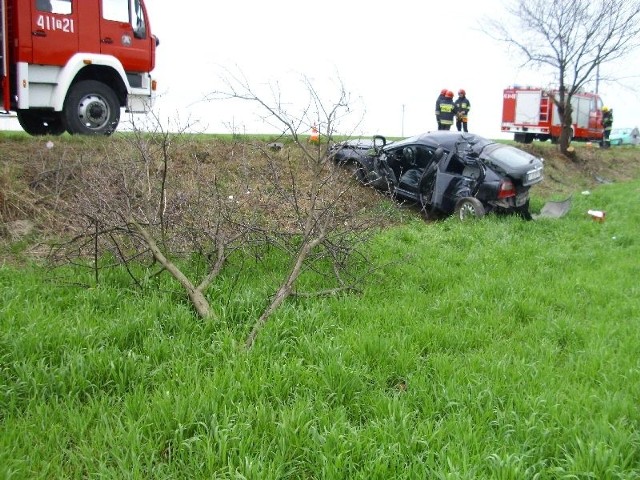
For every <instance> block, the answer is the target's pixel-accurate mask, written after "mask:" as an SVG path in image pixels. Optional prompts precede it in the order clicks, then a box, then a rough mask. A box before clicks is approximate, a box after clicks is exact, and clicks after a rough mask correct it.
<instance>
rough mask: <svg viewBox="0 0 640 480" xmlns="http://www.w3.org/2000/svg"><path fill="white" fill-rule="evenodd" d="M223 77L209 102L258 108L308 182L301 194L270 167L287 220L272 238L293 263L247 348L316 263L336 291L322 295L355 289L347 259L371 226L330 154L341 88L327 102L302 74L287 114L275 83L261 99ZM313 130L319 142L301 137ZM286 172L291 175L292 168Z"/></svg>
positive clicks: (237, 77) (345, 101) (344, 99)
mask: <svg viewBox="0 0 640 480" xmlns="http://www.w3.org/2000/svg"><path fill="white" fill-rule="evenodd" d="M226 74H227V75H226V76H225V77H224V78H223V81H224V82H225V85H226V90H224V91H216V92H213V93H212V94H211V95H210V96H209V98H210V99H235V100H243V101H247V102H252V103H255V104H257V105H258V106H259V107H260V108H261V111H262V112H263V120H264V121H265V122H267V123H268V124H270V125H272V126H276V127H278V128H280V129H281V130H282V132H283V134H288V135H289V136H290V137H291V138H292V139H293V141H294V143H295V145H296V146H297V147H298V149H299V151H300V152H301V154H302V157H301V158H300V159H298V160H296V162H302V163H303V165H304V168H306V169H308V171H309V174H310V179H311V181H310V183H309V184H308V185H307V186H306V191H300V190H299V185H298V184H297V181H296V178H295V176H293V175H290V176H285V177H283V176H281V175H279V174H278V172H279V169H277V168H274V169H273V171H272V173H273V174H272V175H267V176H265V178H266V179H269V181H270V182H271V184H272V185H273V186H274V187H275V188H274V191H276V192H278V199H279V202H280V208H279V214H280V215H281V216H282V219H283V220H285V221H284V222H280V226H279V228H280V234H279V235H277V236H276V237H275V238H277V239H278V242H279V244H280V247H281V248H282V250H283V251H285V252H288V255H289V256H290V258H291V263H290V268H289V271H288V273H287V274H286V275H285V278H284V279H283V281H282V283H281V284H280V287H279V288H278V290H277V292H276V293H275V295H274V296H273V297H272V299H271V302H270V304H269V305H268V306H267V308H266V309H265V310H264V311H263V313H262V315H261V316H260V318H258V319H257V320H256V322H255V323H254V325H253V328H252V329H251V332H250V334H249V336H248V337H247V340H246V346H247V348H250V347H251V346H252V345H253V343H254V342H255V339H256V337H257V335H258V333H259V332H260V330H261V329H262V327H263V326H264V325H265V323H266V322H267V320H268V319H269V318H270V316H271V315H272V314H273V312H274V311H275V310H276V309H277V308H278V307H279V306H280V305H281V304H282V303H283V302H284V301H285V300H286V299H287V298H288V297H289V296H291V295H292V294H294V293H295V286H296V283H297V281H298V279H299V277H300V275H301V274H302V273H303V272H304V271H305V270H309V269H315V268H316V266H317V265H318V264H319V263H324V264H325V265H326V264H327V263H328V264H329V265H330V266H331V267H330V270H331V272H332V274H333V278H334V284H335V285H336V287H335V288H332V289H330V290H326V291H324V292H322V293H336V292H337V291H340V290H347V289H354V288H355V286H356V285H357V283H358V282H354V281H353V280H354V279H353V278H350V279H349V280H347V279H346V277H345V269H346V267H347V265H349V260H352V259H354V258H360V259H362V258H364V257H365V256H364V253H363V252H362V251H361V250H359V249H358V246H359V245H362V243H363V241H364V238H366V235H367V233H368V232H369V231H370V227H371V226H372V223H370V222H368V221H366V220H363V218H362V217H359V216H358V215H356V213H357V209H356V210H353V205H354V202H353V201H352V200H350V197H349V193H350V190H351V188H350V181H349V180H350V179H349V178H348V175H345V171H344V170H343V169H342V168H341V167H340V166H337V165H336V164H335V163H334V161H333V158H332V156H331V154H330V153H329V150H328V147H329V145H330V142H331V140H332V139H333V135H334V132H335V128H336V124H337V123H338V122H339V120H340V119H341V116H342V115H343V114H344V113H345V111H346V110H348V107H349V95H348V94H347V92H346V91H345V89H344V88H343V86H342V85H341V86H340V88H339V91H338V95H337V98H336V99H334V101H326V100H324V99H323V98H321V95H320V93H319V91H318V89H316V88H315V87H314V85H313V83H312V82H311V81H310V80H309V79H308V78H307V77H304V76H303V77H302V84H303V86H304V91H305V92H306V93H307V94H308V97H307V101H306V102H301V103H300V106H299V109H296V108H293V111H291V110H290V109H289V108H287V107H288V106H289V105H288V104H287V103H286V102H283V100H282V92H281V91H280V89H279V87H278V86H277V85H276V86H274V85H270V86H269V89H268V93H267V94H266V96H263V95H262V94H260V93H257V92H256V91H255V90H254V88H253V87H252V85H251V84H250V82H249V81H248V79H247V78H246V77H245V76H244V75H243V74H242V72H239V73H237V74H234V73H232V72H230V71H228V70H227V71H226ZM312 127H313V128H317V129H318V130H319V131H320V134H321V136H322V138H323V139H324V141H323V142H312V143H310V142H308V141H307V136H306V135H302V134H301V132H308V131H309V130H310V129H311V128H312ZM274 166H275V165H274ZM290 170H291V171H293V168H291V169H290ZM280 172H281V170H280ZM287 178H288V180H285V179H287ZM303 200H304V201H303ZM285 226H286V228H285V229H284V230H282V228H283V227H285ZM317 271H319V270H317ZM359 280H360V281H361V279H359ZM315 293H321V292H315Z"/></svg>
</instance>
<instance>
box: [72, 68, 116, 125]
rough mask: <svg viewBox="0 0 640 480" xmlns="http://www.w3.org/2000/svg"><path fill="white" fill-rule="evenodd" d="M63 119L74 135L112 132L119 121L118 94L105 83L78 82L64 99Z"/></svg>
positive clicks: (92, 81) (93, 81)
mask: <svg viewBox="0 0 640 480" xmlns="http://www.w3.org/2000/svg"><path fill="white" fill-rule="evenodd" d="M64 120H65V123H66V126H67V131H68V132H69V133H70V134H72V135H74V134H81V135H111V134H112V133H113V132H114V131H115V129H116V128H117V126H118V122H119V121H120V104H119V102H118V98H117V97H116V94H115V93H114V92H113V90H112V89H111V88H109V87H108V86H106V85H105V84H104V83H100V82H97V81H95V80H84V81H81V82H78V83H76V84H75V85H73V86H72V87H71V89H70V90H69V93H68V94H67V98H66V99H65V101H64Z"/></svg>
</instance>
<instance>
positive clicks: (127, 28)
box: [0, 0, 159, 135]
mask: <svg viewBox="0 0 640 480" xmlns="http://www.w3.org/2000/svg"><path fill="white" fill-rule="evenodd" d="M0 8H1V11H0V17H1V20H2V23H1V25H0V29H1V30H0V41H1V42H2V44H1V45H0V55H1V58H0V62H1V64H2V65H1V66H0V75H1V76H0V93H1V99H2V100H1V101H2V105H3V107H4V112H5V113H7V112H9V111H15V112H16V114H17V117H18V121H19V122H20V125H21V126H22V128H23V129H24V130H25V131H26V132H28V133H29V134H31V135H60V134H62V133H63V132H65V131H67V132H69V133H71V134H102V135H109V134H111V133H112V132H113V131H115V129H116V128H117V126H118V123H119V121H120V109H121V108H123V107H124V108H125V109H126V111H127V112H132V113H145V112H148V111H149V110H150V109H151V106H152V104H153V100H154V98H155V90H156V82H155V80H153V79H152V78H151V71H152V70H153V68H154V66H155V53H156V47H157V45H158V43H159V42H158V39H157V38H156V37H155V36H154V35H153V34H152V33H151V28H150V25H149V18H148V16H147V11H146V8H145V5H144V3H143V0H0Z"/></svg>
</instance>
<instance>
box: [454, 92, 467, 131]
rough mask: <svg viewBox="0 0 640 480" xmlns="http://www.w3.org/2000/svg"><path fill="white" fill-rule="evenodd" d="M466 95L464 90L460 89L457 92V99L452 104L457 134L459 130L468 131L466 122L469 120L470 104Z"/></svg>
mask: <svg viewBox="0 0 640 480" xmlns="http://www.w3.org/2000/svg"><path fill="white" fill-rule="evenodd" d="M466 95H467V92H465V91H464V88H461V89H460V90H458V98H457V99H456V101H455V102H454V105H455V106H456V128H457V129H458V131H459V132H460V131H461V130H464V131H465V132H468V131H469V128H468V126H467V121H468V119H469V110H471V102H470V101H469V99H468V98H467V96H466Z"/></svg>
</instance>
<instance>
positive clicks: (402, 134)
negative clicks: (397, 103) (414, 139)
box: [400, 103, 404, 137]
mask: <svg viewBox="0 0 640 480" xmlns="http://www.w3.org/2000/svg"><path fill="white" fill-rule="evenodd" d="M400 136H402V137H404V103H403V104H402V133H401V134H400Z"/></svg>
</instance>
